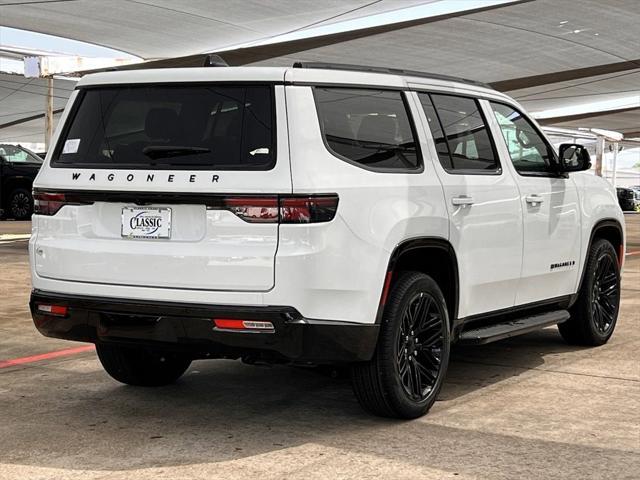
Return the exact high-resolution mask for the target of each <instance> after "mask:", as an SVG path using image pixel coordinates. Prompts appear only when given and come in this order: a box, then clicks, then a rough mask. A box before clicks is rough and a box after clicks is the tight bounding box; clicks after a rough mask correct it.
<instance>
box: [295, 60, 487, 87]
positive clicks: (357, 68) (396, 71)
mask: <svg viewBox="0 0 640 480" xmlns="http://www.w3.org/2000/svg"><path fill="white" fill-rule="evenodd" d="M293 68H319V69H326V70H348V71H353V72H370V73H387V74H391V75H406V76H411V77H424V78H432V79H435V80H446V81H449V82H458V83H466V84H468V85H475V86H476V87H484V88H489V89H491V90H494V88H493V87H492V86H491V85H489V84H487V83H483V82H478V81H477V80H469V79H467V78H460V77H454V76H451V75H442V74H440V73H428V72H419V71H417V70H404V69H402V68H389V67H373V66H368V65H350V64H348V63H325V62H295V63H294V64H293Z"/></svg>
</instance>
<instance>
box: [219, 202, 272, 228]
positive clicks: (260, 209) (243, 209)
mask: <svg viewBox="0 0 640 480" xmlns="http://www.w3.org/2000/svg"><path fill="white" fill-rule="evenodd" d="M222 203H223V206H224V208H225V209H226V210H229V211H231V212H233V213H235V214H236V215H237V216H239V217H240V218H241V219H243V220H245V221H247V222H255V223H277V222H278V197H276V196H273V197H227V198H225V199H224V200H223V201H222Z"/></svg>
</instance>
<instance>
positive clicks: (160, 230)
mask: <svg viewBox="0 0 640 480" xmlns="http://www.w3.org/2000/svg"><path fill="white" fill-rule="evenodd" d="M121 232H122V236H123V237H126V238H170V237H171V209H170V208H167V207H162V208H157V207H155V208H154V207H124V208H123V209H122V231H121Z"/></svg>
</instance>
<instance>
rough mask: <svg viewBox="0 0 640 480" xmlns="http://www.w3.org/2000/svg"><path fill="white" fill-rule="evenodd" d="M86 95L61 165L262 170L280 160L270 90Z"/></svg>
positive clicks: (59, 156)
mask: <svg viewBox="0 0 640 480" xmlns="http://www.w3.org/2000/svg"><path fill="white" fill-rule="evenodd" d="M81 95H82V97H81V99H80V104H79V107H78V108H77V110H76V112H75V115H74V116H73V120H72V121H71V123H70V126H69V127H68V128H67V131H66V135H65V136H64V138H63V140H62V141H61V142H60V144H59V145H58V148H57V150H56V152H55V155H54V164H55V165H58V166H61V165H68V164H71V165H74V166H83V165H86V166H92V167H97V168H101V167H102V168H172V169H180V168H185V169H186V168H189V169H194V168H196V169H243V170H244V169H246V170H259V169H267V168H270V167H272V166H273V163H274V161H275V152H274V146H275V145H274V132H273V127H272V124H273V105H272V91H271V88H270V87H268V86H250V87H240V86H238V87H226V86H224V87H223V86H206V85H202V86H200V85H198V86H195V85H194V86H136V87H118V88H99V89H90V90H86V91H85V92H83V93H81Z"/></svg>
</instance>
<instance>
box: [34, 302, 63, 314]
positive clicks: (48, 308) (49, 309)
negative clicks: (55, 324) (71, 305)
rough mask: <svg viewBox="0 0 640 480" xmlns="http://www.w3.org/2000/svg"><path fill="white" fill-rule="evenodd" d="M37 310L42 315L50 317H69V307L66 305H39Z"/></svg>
mask: <svg viewBox="0 0 640 480" xmlns="http://www.w3.org/2000/svg"><path fill="white" fill-rule="evenodd" d="M37 309H38V311H39V312H40V313H46V314H48V315H57V316H60V317H64V316H66V315H67V307H66V306H64V305H46V304H39V305H38V306H37Z"/></svg>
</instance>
